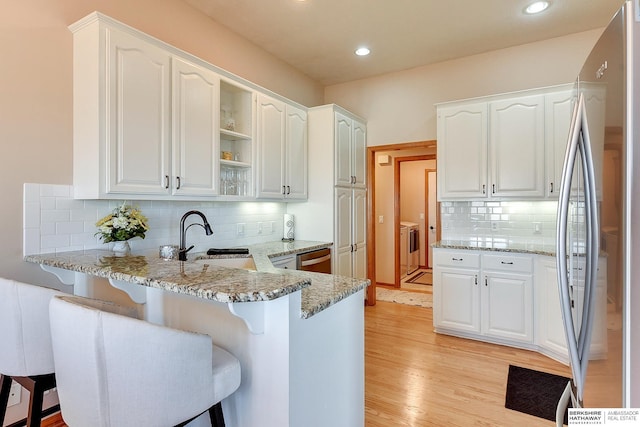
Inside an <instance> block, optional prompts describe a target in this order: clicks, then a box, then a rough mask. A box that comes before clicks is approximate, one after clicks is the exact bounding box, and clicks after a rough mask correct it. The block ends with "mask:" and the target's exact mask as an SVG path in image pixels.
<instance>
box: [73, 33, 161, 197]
mask: <svg viewBox="0 0 640 427" xmlns="http://www.w3.org/2000/svg"><path fill="white" fill-rule="evenodd" d="M104 37H105V38H106V40H107V45H106V49H107V61H106V73H105V74H106V82H105V83H106V84H104V85H100V86H99V91H96V88H97V87H98V86H96V85H94V84H92V81H91V80H92V79H93V77H95V76H87V75H78V73H76V74H75V82H74V83H77V84H79V85H80V86H81V87H74V115H75V124H76V128H77V129H74V132H75V131H76V130H77V131H78V132H80V133H82V135H80V134H78V135H74V138H75V139H76V140H82V138H83V136H88V137H89V138H90V139H88V141H92V142H91V143H92V144H96V146H97V144H100V145H102V146H104V148H105V150H106V151H107V153H106V156H105V157H104V158H102V159H101V162H100V165H99V168H96V163H95V157H94V156H91V157H88V156H87V157H85V156H83V154H84V153H86V152H87V151H93V150H94V149H95V148H96V147H78V145H80V144H74V150H75V151H74V157H75V156H77V157H76V161H74V168H77V170H78V171H80V172H81V175H85V174H89V175H94V174H95V173H96V172H97V169H99V170H101V171H102V173H101V176H100V178H99V179H101V180H103V182H104V191H105V193H116V194H122V193H125V194H129V193H145V194H158V195H166V194H168V192H169V188H168V186H169V183H168V179H169V175H170V163H169V162H170V160H169V159H170V142H171V139H170V138H171V136H170V133H169V132H170V125H171V123H170V120H169V111H170V109H171V105H170V100H171V98H170V95H171V57H170V56H169V54H167V52H165V51H163V50H162V49H159V48H157V47H155V46H153V45H152V44H149V43H146V42H144V41H142V40H139V39H137V38H135V37H133V36H130V35H129V34H127V33H124V32H121V31H118V30H115V29H110V28H108V29H106V30H105V33H104ZM76 54H77V53H76ZM75 59H76V61H75V64H76V65H77V64H78V63H79V62H81V61H85V60H86V61H87V62H89V64H87V65H88V66H89V67H92V68H93V66H94V65H95V61H96V60H98V61H99V59H97V58H82V57H80V58H78V57H76V58H75ZM95 71H96V72H99V70H95ZM85 77H89V79H86V78H85ZM87 86H92V87H91V90H90V91H89V88H88V87H87ZM82 89H86V91H85V90H82ZM102 91H104V93H102V96H100V94H99V93H100V92H102ZM95 96H98V97H99V98H100V99H91V107H94V108H96V107H97V108H98V116H94V121H92V122H82V123H78V120H82V118H84V117H86V115H87V113H89V112H91V113H94V111H86V110H85V111H82V110H83V109H84V108H86V107H87V105H86V103H85V102H83V100H84V99H83V97H95ZM102 106H104V108H108V111H107V112H106V114H104V115H102V114H100V113H99V109H100V107H102ZM92 115H93V114H92ZM96 118H97V119H98V121H99V123H97V124H96V123H95V119H96ZM101 119H102V120H101ZM100 128H104V130H105V133H104V134H101V133H100V132H99V130H98V129H100ZM102 138H104V140H103V141H100V142H98V141H96V140H97V139H102ZM83 158H84V159H85V161H81V160H80V159H83ZM92 160H93V161H92ZM87 169H93V170H92V171H87ZM89 183H91V182H90V181H89V182H87V181H86V180H82V179H75V177H74V187H75V188H76V190H78V189H79V190H83V186H84V185H86V184H89ZM88 191H91V189H88Z"/></svg>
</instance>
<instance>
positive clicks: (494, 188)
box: [491, 184, 496, 194]
mask: <svg viewBox="0 0 640 427" xmlns="http://www.w3.org/2000/svg"><path fill="white" fill-rule="evenodd" d="M491 187H492V190H491V191H492V192H493V194H496V185H495V184H492V186H491Z"/></svg>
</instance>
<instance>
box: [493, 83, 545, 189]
mask: <svg viewBox="0 0 640 427" xmlns="http://www.w3.org/2000/svg"><path fill="white" fill-rule="evenodd" d="M489 114H490V122H491V127H490V130H489V135H490V138H489V147H490V150H491V155H490V159H489V161H490V165H491V166H490V170H491V195H492V196H496V197H543V196H544V195H545V185H544V96H543V95H534V96H525V97H520V98H512V99H508V100H502V101H493V102H491V103H490V113H489Z"/></svg>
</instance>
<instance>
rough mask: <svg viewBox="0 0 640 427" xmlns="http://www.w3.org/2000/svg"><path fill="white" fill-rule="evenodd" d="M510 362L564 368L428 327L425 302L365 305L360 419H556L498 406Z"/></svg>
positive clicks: (386, 422)
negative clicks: (363, 387)
mask: <svg viewBox="0 0 640 427" xmlns="http://www.w3.org/2000/svg"><path fill="white" fill-rule="evenodd" d="M509 364H515V365H518V366H523V367H527V368H531V369H538V370H541V371H545V372H550V373H553V374H558V375H564V376H570V370H569V368H568V367H567V366H565V365H562V364H560V363H558V362H555V361H553V360H552V359H549V358H547V357H545V356H542V355H540V354H538V353H535V352H531V351H526V350H518V349H513V348H509V347H504V346H498V345H493V344H487V343H482V342H477V341H472V340H466V339H461V338H455V337H449V336H445V335H439V334H435V333H434V332H433V327H432V309H429V308H422V307H415V306H410V305H403V304H394V303H389V302H384V301H378V302H377V304H376V305H375V306H373V307H365V417H366V423H365V424H366V426H367V427H394V426H412V427H422V426H460V427H468V426H486V427H488V426H492V427H497V426H505V427H506V426H508V427H514V426H516V427H518V426H527V427H529V426H532V427H535V426H555V423H554V422H551V421H547V420H544V419H541V418H537V417H533V416H530V415H526V414H523V413H520V412H516V411H512V410H510V409H506V408H505V407H504V399H505V390H506V385H507V372H508V369H509Z"/></svg>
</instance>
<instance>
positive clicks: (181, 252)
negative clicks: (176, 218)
mask: <svg viewBox="0 0 640 427" xmlns="http://www.w3.org/2000/svg"><path fill="white" fill-rule="evenodd" d="M191 215H200V218H202V222H203V224H199V223H193V224H189V225H188V226H187V228H184V221H185V220H186V219H187V218H188V217H189V216H191ZM192 225H199V226H200V227H202V228H204V232H205V233H206V234H207V236H211V235H212V234H213V230H211V226H210V225H209V221H207V217H206V216H204V214H203V213H202V212H200V211H189V212H187V213H186V214H184V215H182V219H181V220H180V249H178V259H179V260H180V261H186V260H187V252H189V251H190V250H191V249H193V245H191V246H189V247H188V248H187V241H186V240H187V239H186V237H187V236H186V234H187V229H188V228H189V227H191V226H192Z"/></svg>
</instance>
